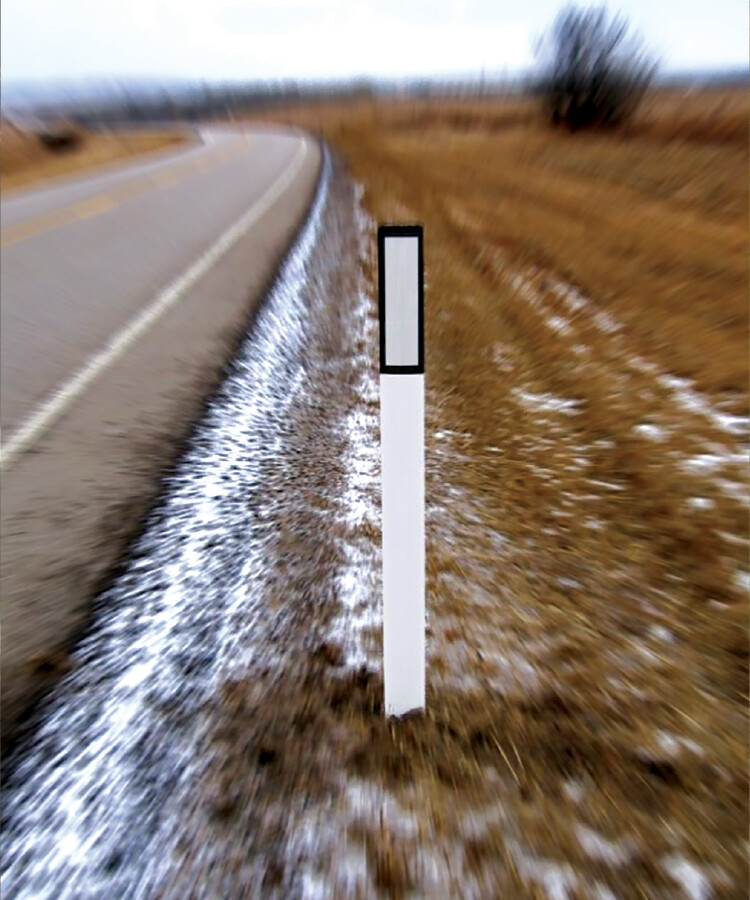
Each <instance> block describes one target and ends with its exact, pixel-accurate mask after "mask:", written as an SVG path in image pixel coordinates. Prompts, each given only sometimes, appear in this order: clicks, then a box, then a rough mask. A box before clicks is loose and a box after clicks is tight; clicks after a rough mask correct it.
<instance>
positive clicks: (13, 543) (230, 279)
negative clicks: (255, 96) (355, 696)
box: [0, 130, 320, 740]
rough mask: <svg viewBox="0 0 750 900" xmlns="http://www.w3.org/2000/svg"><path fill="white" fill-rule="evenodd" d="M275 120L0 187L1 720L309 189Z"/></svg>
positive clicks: (137, 493)
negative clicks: (1, 194) (22, 185)
mask: <svg viewBox="0 0 750 900" xmlns="http://www.w3.org/2000/svg"><path fill="white" fill-rule="evenodd" d="M319 167H320V153H319V149H318V147H317V146H316V145H315V143H314V142H312V141H311V140H309V139H307V140H306V139H304V138H303V137H302V136H300V135H299V134H296V133H292V132H280V131H260V130H257V131H253V132H252V133H249V132H248V133H238V132H234V131H211V132H208V133H206V134H204V135H203V143H201V144H198V145H195V146H189V147H187V148H182V149H180V150H178V151H177V152H174V151H168V152H166V153H164V152H162V153H159V154H155V155H153V156H151V157H148V158H142V159H141V160H138V161H130V162H128V163H125V164H121V165H118V166H116V167H108V168H107V169H106V170H99V171H97V172H93V173H91V174H89V175H88V176H83V177H80V176H79V177H76V178H74V179H66V180H65V181H58V182H55V183H54V184H52V185H50V186H48V187H46V188H43V189H40V190H34V191H23V192H15V193H14V194H13V195H11V196H9V197H8V198H7V199H5V198H4V199H3V201H2V206H1V211H2V231H1V233H0V243H1V244H2V260H1V266H2V268H1V273H2V275H1V277H2V282H1V286H0V290H1V293H2V310H1V317H2V321H1V323H0V335H1V338H0V340H1V347H0V426H1V429H2V456H1V460H2V507H1V509H0V517H1V533H0V541H1V542H2V559H1V560H0V562H1V568H0V598H1V599H2V711H3V714H2V733H3V738H4V740H5V739H7V738H8V737H12V736H13V734H14V733H15V732H16V731H17V728H18V722H19V716H20V715H21V713H22V712H23V710H24V709H26V708H27V707H28V705H29V703H30V702H31V701H33V700H34V699H35V698H36V697H37V696H38V695H39V694H40V693H41V692H42V691H43V690H44V689H45V687H46V686H47V685H48V684H49V683H51V681H52V680H53V679H54V678H56V677H57V676H58V675H59V674H60V672H61V671H64V670H65V668H66V666H67V652H66V651H67V648H68V646H69V645H70V641H71V639H72V638H73V637H74V635H75V634H76V632H78V631H79V629H80V628H82V627H83V626H84V624H85V622H86V619H87V617H88V613H89V611H90V604H91V600H92V598H93V597H94V595H95V594H96V592H97V589H98V588H99V587H100V586H101V585H102V583H103V580H106V579H107V577H108V576H109V574H111V571H112V569H113V567H114V566H116V564H117V561H118V559H119V557H120V556H121V554H122V552H123V550H124V549H125V547H126V545H127V542H128V540H129V539H131V538H132V536H133V534H134V532H135V529H136V528H137V527H138V525H139V523H140V522H142V520H143V517H144V515H145V513H146V511H147V510H148V507H149V504H150V503H152V502H153V499H154V496H155V494H156V492H157V490H158V484H159V479H160V477H161V476H163V475H164V473H165V471H166V470H167V469H168V468H169V466H170V465H171V464H172V462H173V461H174V459H175V456H176V453H177V451H178V449H179V446H180V443H181V441H183V440H184V439H185V437H186V436H187V435H188V434H189V431H190V428H191V426H192V424H193V423H194V422H195V420H196V418H197V416H198V415H199V414H200V410H201V407H202V404H203V403H204V402H205V400H206V398H207V397H208V396H209V395H210V393H211V392H212V391H213V390H214V389H215V387H216V386H217V384H218V383H219V381H220V379H221V375H222V370H223V366H224V364H225V363H226V362H227V361H228V359H229V358H230V357H231V356H232V354H233V351H234V348H235V347H236V345H237V342H238V340H239V338H240V336H241V335H242V334H243V333H244V332H245V330H246V329H247V327H248V326H249V325H250V323H251V317H252V315H253V314H254V311H255V310H256V309H257V306H258V303H259V301H260V299H261V298H262V297H263V295H264V293H265V291H266V289H267V287H268V285H269V283H270V280H271V279H272V277H273V275H274V273H275V271H276V269H277V266H278V263H279V261H280V259H281V258H282V257H283V254H284V252H285V251H286V249H287V247H288V246H289V244H290V241H291V240H292V238H293V236H294V234H295V233H296V231H297V229H298V227H299V225H300V223H301V221H303V219H304V217H305V214H306V212H307V209H308V208H309V205H310V202H311V200H312V197H313V195H314V191H315V185H316V182H317V175H318V171H319Z"/></svg>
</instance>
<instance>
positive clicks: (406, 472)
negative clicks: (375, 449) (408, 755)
mask: <svg viewBox="0 0 750 900" xmlns="http://www.w3.org/2000/svg"><path fill="white" fill-rule="evenodd" d="M378 287H379V299H380V447H381V463H382V479H383V669H384V681H385V712H386V715H387V716H400V715H403V714H404V713H407V712H409V711H411V710H415V709H424V705H425V599H424V594H425V529H424V483H425V476H424V278H423V252H422V226H421V225H381V226H380V228H378Z"/></svg>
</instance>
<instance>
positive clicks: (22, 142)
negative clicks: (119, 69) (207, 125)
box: [0, 120, 185, 193]
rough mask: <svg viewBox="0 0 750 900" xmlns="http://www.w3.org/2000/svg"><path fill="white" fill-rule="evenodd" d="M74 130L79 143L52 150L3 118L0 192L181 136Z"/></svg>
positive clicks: (174, 141)
mask: <svg viewBox="0 0 750 900" xmlns="http://www.w3.org/2000/svg"><path fill="white" fill-rule="evenodd" d="M77 134H78V136H79V140H80V143H79V144H78V145H77V146H76V147H75V148H72V149H69V150H58V151H53V150H50V149H48V148H47V147H45V146H44V145H43V144H42V143H41V142H40V141H39V140H37V138H36V137H35V136H34V135H33V134H30V133H28V132H25V131H22V130H20V129H18V128H16V127H15V126H14V125H12V124H11V123H10V122H8V121H7V120H3V122H2V125H1V126H0V178H1V180H0V187H1V189H2V191H3V193H4V192H5V191H10V190H13V189H14V188H20V187H28V186H29V185H32V184H37V183H39V182H43V181H46V180H47V179H50V178H58V177H61V176H64V175H73V174H75V173H76V172H83V171H85V170H87V169H91V168H93V167H96V166H100V165H104V164H105V163H113V162H116V161H117V160H120V159H125V158H126V157H129V156H137V155H138V154H141V153H151V152H153V151H155V150H161V149H162V148H165V147H169V146H171V145H173V144H179V143H182V142H183V141H184V140H185V137H184V136H182V135H179V134H162V133H153V132H151V133H149V132H142V133H141V132H131V133H126V134H125V133H124V134H93V133H91V132H86V131H84V130H83V129H77Z"/></svg>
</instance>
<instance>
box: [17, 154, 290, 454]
mask: <svg viewBox="0 0 750 900" xmlns="http://www.w3.org/2000/svg"><path fill="white" fill-rule="evenodd" d="M306 155H307V141H306V140H305V139H304V138H303V139H302V143H301V144H300V147H299V149H298V150H297V152H296V153H295V155H294V158H293V159H292V161H291V163H290V164H289V166H288V167H287V169H286V170H285V171H284V172H283V173H282V174H281V176H280V177H279V178H278V179H277V180H276V181H275V182H274V183H273V184H272V185H271V187H270V188H269V189H268V190H267V191H266V193H265V194H264V195H263V196H262V197H261V198H260V200H258V201H257V202H256V203H254V204H253V206H251V207H250V209H249V210H248V211H247V212H246V213H245V214H244V215H243V216H242V217H241V218H240V219H238V220H237V221H236V222H235V223H234V225H231V226H230V227H229V228H228V229H227V230H226V231H225V232H224V234H222V235H221V237H220V238H219V239H218V240H217V241H216V243H215V244H213V245H212V246H211V247H209V249H208V250H206V251H205V253H203V255H202V256H200V257H198V259H197V260H196V261H195V262H194V263H193V265H192V266H190V268H189V269H187V271H185V272H183V274H182V275H180V276H178V277H177V278H176V279H175V280H174V281H173V282H171V284H169V285H168V286H167V287H166V288H164V290H163V291H162V292H161V293H160V294H158V295H157V296H156V298H155V299H154V300H152V301H151V303H150V304H149V305H148V306H147V307H146V308H145V309H143V310H142V311H141V312H140V313H138V314H137V315H136V316H134V317H133V318H132V319H131V320H130V321H129V322H128V323H127V324H126V325H125V326H124V327H123V328H121V329H120V331H118V332H117V333H116V334H115V335H114V336H113V337H111V338H110V339H109V341H108V342H107V344H106V345H105V346H104V347H103V348H102V349H101V350H100V351H99V352H98V353H96V354H95V355H94V356H92V357H91V358H90V359H89V360H88V362H86V363H85V364H84V365H83V366H82V367H81V368H80V369H79V370H78V371H77V372H76V374H75V375H73V377H72V378H70V379H68V381H66V382H65V383H64V384H63V385H62V386H60V387H59V388H57V390H55V392H54V393H53V394H52V395H51V396H50V397H49V398H48V399H47V400H46V401H45V402H43V403H42V404H41V405H40V406H38V407H37V409H36V410H35V411H34V412H33V413H32V414H31V416H29V418H28V419H26V421H25V422H24V423H23V425H21V426H20V428H18V429H17V430H16V431H15V432H14V433H13V435H12V436H11V437H10V438H9V439H8V441H7V442H6V443H5V444H3V445H2V449H1V450H0V471H3V470H5V469H7V468H8V467H9V466H10V465H11V464H12V463H13V462H15V460H16V459H17V458H18V457H19V456H20V455H21V454H22V453H23V452H24V451H25V450H27V449H28V448H29V446H30V445H31V444H32V443H34V441H36V440H37V439H38V438H39V437H40V436H41V435H42V433H43V432H45V431H46V430H47V429H48V428H49V426H50V425H51V424H52V423H53V422H54V421H55V419H57V418H58V417H59V416H60V415H62V413H63V412H64V411H65V409H66V407H67V406H69V405H70V404H71V403H72V402H73V400H75V399H76V397H78V396H79V394H81V393H82V392H83V391H84V390H85V389H86V388H87V387H88V386H89V385H90V384H91V382H92V381H93V380H94V379H95V378H96V377H97V376H98V375H99V373H100V372H102V371H104V369H106V368H107V366H109V365H111V364H112V363H113V362H114V361H115V360H116V359H117V358H118V357H119V356H121V355H122V354H123V353H124V352H125V350H126V349H127V348H128V347H129V346H130V345H131V344H132V343H133V342H134V341H136V340H137V339H138V338H139V337H140V336H141V334H143V332H144V331H146V330H147V329H148V328H149V326H151V325H153V324H154V322H156V321H157V319H159V318H160V317H161V316H162V315H164V313H165V312H166V311H167V310H168V309H169V308H170V307H171V306H174V304H175V303H176V302H177V301H178V300H179V299H180V297H181V296H182V295H183V294H184V293H185V291H187V290H188V289H189V288H191V287H192V286H193V285H194V284H195V283H196V281H198V280H199V279H200V278H201V277H202V276H203V275H205V274H206V272H208V270H209V269H210V268H211V267H212V266H214V265H215V264H216V263H217V262H218V261H219V260H220V259H221V257H222V256H224V254H225V253H227V252H228V251H229V250H230V249H231V248H232V247H233V246H234V244H236V243H237V241H238V240H239V239H240V238H241V237H242V236H243V235H244V234H245V232H246V231H248V230H249V229H250V228H251V227H252V226H253V225H254V224H255V223H256V222H257V220H258V219H259V218H260V217H261V216H262V215H263V214H264V213H265V212H267V211H268V209H269V208H270V207H271V206H272V205H273V204H274V203H275V202H276V200H277V199H278V197H279V196H280V195H281V194H283V193H284V191H285V190H286V189H287V188H288V187H289V185H290V184H291V183H292V181H294V179H295V178H296V176H297V174H298V172H299V171H300V169H301V168H302V164H303V162H304V160H305V156H306Z"/></svg>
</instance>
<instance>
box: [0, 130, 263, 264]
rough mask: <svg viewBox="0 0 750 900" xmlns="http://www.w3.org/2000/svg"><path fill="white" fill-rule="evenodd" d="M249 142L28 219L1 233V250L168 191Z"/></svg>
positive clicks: (229, 155)
mask: <svg viewBox="0 0 750 900" xmlns="http://www.w3.org/2000/svg"><path fill="white" fill-rule="evenodd" d="M251 141H252V139H249V140H247V139H246V140H243V141H242V142H241V143H240V145H239V146H234V145H232V147H224V148H217V149H216V150H212V151H210V152H209V154H208V155H207V156H201V157H200V158H199V159H190V160H188V161H187V162H178V163H175V164H174V165H173V166H171V167H170V168H169V169H160V170H159V171H158V172H152V173H149V174H148V175H144V176H141V177H140V178H136V179H134V180H133V181H131V182H128V183H127V184H126V185H124V186H123V187H121V188H118V189H115V190H114V191H111V192H107V193H103V194H95V195H94V196H93V197H87V198H86V199H85V200H80V201H78V202H76V203H73V204H71V205H69V206H63V207H60V208H59V209H54V210H51V211H50V212H48V213H42V214H41V215H39V216H35V217H34V218H32V219H27V220H26V221H25V222H19V223H18V225H9V226H8V227H7V228H3V230H2V234H1V235H0V247H9V246H11V244H17V243H19V242H20V241H26V240H28V239H29V238H32V237H36V236H37V235H40V234H44V233H45V232H47V231H52V230H53V229H55V228H62V227H63V226H64V225H69V224H70V223H71V222H76V221H80V220H81V219H88V218H90V217H91V216H98V215H100V214H101V213H104V212H108V211H109V210H111V209H114V208H115V207H117V206H120V205H121V204H123V203H127V202H128V201H129V200H133V199H134V198H135V197H139V196H141V195H143V194H148V193H150V192H151V191H156V190H160V189H162V188H165V187H170V186H171V185H174V184H176V183H177V182H179V181H180V180H182V179H183V178H185V177H187V176H188V175H191V174H196V173H198V172H202V171H205V170H206V169H208V168H210V167H212V166H216V165H221V164H222V163H224V162H227V161H228V160H230V159H233V158H234V157H236V156H239V155H240V154H241V153H244V152H245V150H246V149H247V146H248V144H249V143H250V142H251Z"/></svg>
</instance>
